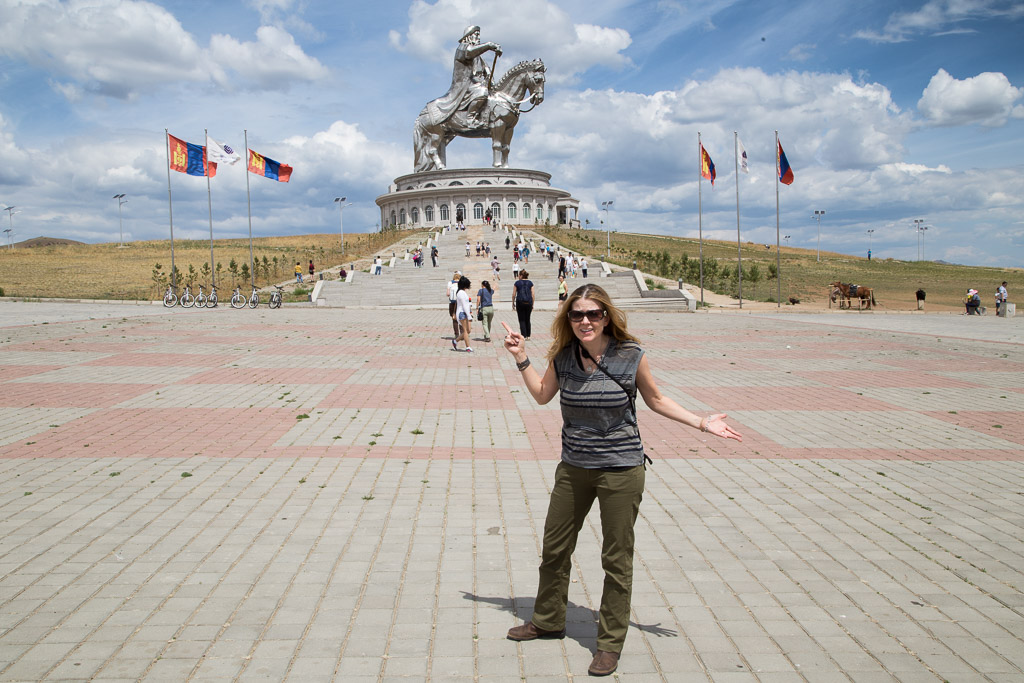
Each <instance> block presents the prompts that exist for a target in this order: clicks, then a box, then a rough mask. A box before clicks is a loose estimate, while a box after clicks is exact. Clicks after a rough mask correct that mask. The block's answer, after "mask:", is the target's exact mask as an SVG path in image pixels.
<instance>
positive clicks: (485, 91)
mask: <svg viewBox="0 0 1024 683" xmlns="http://www.w3.org/2000/svg"><path fill="white" fill-rule="evenodd" d="M488 52H494V62H492V67H493V64H495V63H497V59H498V57H500V56H501V46H500V45H498V44H497V43H491V42H488V43H481V42H480V27H479V26H469V27H467V28H466V30H465V31H463V35H462V38H461V39H460V40H459V46H458V47H457V48H456V49H455V60H454V64H453V67H452V84H451V87H449V88H448V92H447V93H445V94H444V95H442V96H441V97H439V98H438V99H436V100H433V101H432V102H429V103H427V105H426V107H424V108H423V111H422V112H420V115H419V117H418V118H417V119H416V125H415V126H414V129H413V147H414V151H415V157H416V159H415V161H416V163H415V166H416V172H417V173H418V172H420V171H431V170H436V169H443V168H444V167H445V148H446V147H447V145H448V143H449V142H451V141H452V139H454V138H455V136H457V135H458V136H463V137H470V138H481V137H490V138H491V139H492V147H493V149H494V166H495V167H507V166H508V145H509V141H510V140H511V139H512V131H513V128H514V126H515V124H516V122H517V121H518V120H519V113H520V112H519V105H520V104H522V102H524V101H526V100H524V99H522V98H523V97H524V96H525V95H526V93H527V92H529V93H530V97H529V101H530V102H532V103H533V104H534V105H537V104H539V103H540V102H541V101H542V100H543V99H544V63H543V62H541V61H540V60H539V59H538V60H534V61H533V62H521V63H520V64H517V65H516V66H515V67H513V68H512V69H510V70H509V72H508V73H507V74H505V76H503V77H502V79H501V80H500V81H499V82H498V83H496V84H495V83H493V74H492V72H491V71H492V69H490V68H488V66H487V63H486V60H485V59H484V55H486V54H487V53H488ZM513 72H515V73H513Z"/></svg>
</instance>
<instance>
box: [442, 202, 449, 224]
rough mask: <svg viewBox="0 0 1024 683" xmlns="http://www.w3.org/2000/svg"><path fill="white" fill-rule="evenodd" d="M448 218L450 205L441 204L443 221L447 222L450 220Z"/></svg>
mask: <svg viewBox="0 0 1024 683" xmlns="http://www.w3.org/2000/svg"><path fill="white" fill-rule="evenodd" d="M448 220H449V218H448V205H447V204H442V205H441V222H442V223H446V222H448Z"/></svg>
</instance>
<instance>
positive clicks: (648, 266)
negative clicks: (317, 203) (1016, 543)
mask: <svg viewBox="0 0 1024 683" xmlns="http://www.w3.org/2000/svg"><path fill="white" fill-rule="evenodd" d="M528 227H529V228H530V229H533V230H536V231H537V232H538V233H540V234H542V235H545V236H546V237H548V238H550V239H552V240H554V241H555V242H557V243H559V244H562V245H564V246H565V247H567V248H568V249H571V250H573V251H576V252H579V253H584V254H586V255H587V256H588V257H590V258H591V260H598V259H603V258H604V256H605V248H606V239H607V238H606V234H605V233H604V232H598V231H594V230H590V231H587V230H567V229H548V228H541V229H539V230H538V229H537V228H535V227H534V226H528ZM418 232H422V231H407V232H389V233H386V234H385V235H383V236H382V235H379V234H374V235H367V234H358V233H357V234H351V235H346V236H345V254H344V256H342V254H341V250H340V240H339V237H338V235H298V236H291V237H263V238H258V239H255V240H253V251H254V254H255V259H256V260H257V261H258V263H259V265H258V266H257V284H258V285H261V286H262V285H267V284H269V283H271V282H275V283H276V282H286V281H290V280H292V279H293V273H294V268H295V263H296V261H298V262H299V263H301V264H302V267H303V272H306V268H307V266H308V264H309V260H310V259H313V262H314V264H315V265H316V267H317V270H325V269H327V268H331V267H335V266H338V265H339V264H342V263H343V264H344V265H345V267H346V268H348V267H350V264H353V263H356V262H358V261H359V260H360V259H366V258H372V257H373V256H374V254H376V253H377V252H378V251H389V249H388V247H389V246H390V245H391V244H393V243H394V242H396V241H398V240H399V239H402V238H403V237H406V236H409V235H414V234H417V233H418ZM425 234H426V233H424V235H425ZM698 253H699V245H698V243H697V241H696V240H692V239H683V238H675V237H662V236H657V235H639V234H632V233H612V258H611V261H612V262H613V263H616V264H618V265H620V266H626V267H632V266H633V263H634V261H635V262H636V264H637V267H639V268H640V269H641V270H643V271H644V272H645V273H650V274H652V275H655V276H659V277H662V278H667V281H674V280H675V279H676V278H677V277H680V276H682V277H683V279H684V280H685V281H686V282H690V283H693V284H697V283H698V282H699V278H698V277H697V276H696V273H697V272H698V271H697V267H696V266H697V256H698ZM174 256H175V265H176V267H177V268H178V269H179V271H180V272H181V275H182V277H183V278H184V279H185V280H188V279H189V277H191V278H192V281H193V283H194V284H198V283H202V284H204V285H208V284H209V282H210V272H209V268H210V265H209V264H210V243H209V242H206V241H201V240H176V241H175V243H174ZM214 256H215V257H216V264H217V265H219V266H220V272H219V274H218V275H217V283H218V289H219V290H220V295H221V298H222V299H223V298H226V297H227V296H228V295H229V294H230V290H231V289H232V288H233V287H234V286H235V285H236V284H241V285H245V283H247V282H248V281H249V241H248V240H247V239H240V240H214ZM684 257H685V265H684ZM704 257H705V286H706V288H707V289H709V290H713V291H718V292H720V293H725V294H730V295H735V294H736V279H735V270H736V261H737V253H736V244H735V242H732V243H729V242H717V241H711V240H705V242H704ZM775 257H776V254H775V250H774V246H773V247H772V249H771V250H766V249H765V248H764V245H763V244H749V243H748V244H744V245H743V270H744V276H743V297H744V299H746V300H754V299H756V300H761V301H766V300H769V299H771V300H774V296H775V291H776V281H775V279H774V278H773V277H772V275H771V273H772V269H773V268H774V266H775ZM779 258H780V261H781V272H782V299H783V301H784V302H785V301H787V300H788V299H789V297H797V298H799V299H800V300H801V302H803V303H810V304H814V303H819V304H820V303H822V302H824V301H826V300H827V297H828V289H829V288H828V283H830V282H832V281H834V280H842V281H843V282H854V283H857V284H860V285H865V286H869V287H873V288H874V289H875V298H876V299H877V300H878V301H879V303H880V304H881V305H882V309H883V310H912V309H915V308H916V307H917V306H916V302H915V298H914V292H915V291H916V290H917V289H918V287H922V288H924V290H925V291H926V292H927V294H928V300H927V305H928V310H942V309H946V310H955V309H958V308H960V307H961V303H960V302H961V299H962V298H963V296H964V294H965V293H966V291H967V289H968V288H970V287H973V288H975V289H977V290H978V291H980V292H981V295H982V302H983V304H984V305H986V306H991V305H992V303H993V293H994V292H995V290H996V287H998V285H999V283H1000V282H1002V281H1003V280H1006V281H1007V282H1008V283H1009V284H1008V289H1009V291H1010V300H1011V301H1013V300H1014V294H1015V293H1020V292H1022V291H1024V270H1021V269H1019V268H983V267H974V266H956V265H945V264H940V263H933V262H930V261H922V262H914V261H895V260H892V259H885V260H878V259H876V260H873V261H870V262H869V261H868V260H867V259H866V258H859V257H855V256H847V255H844V254H835V253H829V252H822V254H821V261H820V262H818V261H817V259H816V255H815V252H814V251H812V250H806V249H796V248H790V247H783V248H782V250H781V252H780V254H779ZM264 259H265V260H264ZM275 259H276V266H275ZM232 261H234V262H235V265H236V267H235V269H234V270H232V268H231V262H232ZM170 264H171V248H170V242H169V241H168V240H162V241H153V242H133V243H131V244H130V246H128V247H126V248H123V249H119V248H118V246H117V244H73V245H54V246H44V247H34V248H17V247H16V248H14V249H0V288H2V289H3V293H4V295H6V296H19V297H41V298H75V299H136V300H144V299H150V300H152V299H159V298H160V297H161V296H162V294H163V291H164V289H166V287H167V275H168V273H169V271H170ZM264 264H265V265H264ZM158 265H159V268H158V267H157V266H158ZM753 266H756V271H754V272H752V267H753ZM190 267H191V269H192V270H191V271H190V270H189V269H190ZM357 267H359V266H358V264H357ZM204 268H205V269H206V270H204ZM712 271H713V272H712ZM245 286H247V285H245ZM303 299H304V297H303V296H299V297H298V298H297V299H296V298H291V299H288V298H286V301H287V300H303Z"/></svg>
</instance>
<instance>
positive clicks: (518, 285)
mask: <svg viewBox="0 0 1024 683" xmlns="http://www.w3.org/2000/svg"><path fill="white" fill-rule="evenodd" d="M512 286H513V287H514V288H515V290H516V291H515V296H514V297H513V298H512V310H514V311H515V312H516V315H517V316H518V317H519V333H520V334H521V335H523V338H525V339H529V338H530V332H532V331H533V330H532V329H531V328H530V316H531V315H533V283H532V282H531V281H530V274H529V273H528V272H526V271H525V270H521V271H519V279H518V280H516V282H515V284H514V285H512Z"/></svg>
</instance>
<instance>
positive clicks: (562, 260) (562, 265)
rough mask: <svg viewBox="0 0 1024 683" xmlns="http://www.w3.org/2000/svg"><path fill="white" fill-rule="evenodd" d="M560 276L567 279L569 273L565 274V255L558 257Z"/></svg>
mask: <svg viewBox="0 0 1024 683" xmlns="http://www.w3.org/2000/svg"><path fill="white" fill-rule="evenodd" d="M558 275H559V277H565V276H566V275H568V273H566V272H565V254H559V255H558Z"/></svg>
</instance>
